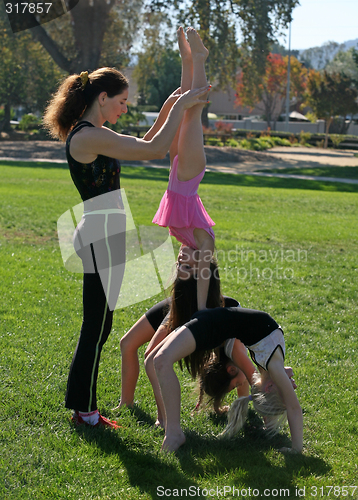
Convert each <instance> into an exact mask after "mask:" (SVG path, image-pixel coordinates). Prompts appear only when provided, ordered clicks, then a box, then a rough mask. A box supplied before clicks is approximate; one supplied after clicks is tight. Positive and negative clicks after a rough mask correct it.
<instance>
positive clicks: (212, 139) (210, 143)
mask: <svg viewBox="0 0 358 500" xmlns="http://www.w3.org/2000/svg"><path fill="white" fill-rule="evenodd" d="M206 144H207V145H208V146H223V145H224V143H223V142H222V141H220V139H218V138H217V137H208V138H207V140H206Z"/></svg>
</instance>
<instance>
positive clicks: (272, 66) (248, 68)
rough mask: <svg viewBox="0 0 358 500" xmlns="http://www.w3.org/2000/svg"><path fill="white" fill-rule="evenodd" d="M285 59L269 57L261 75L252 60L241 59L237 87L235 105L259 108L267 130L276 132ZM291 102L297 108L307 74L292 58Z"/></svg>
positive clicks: (281, 107) (282, 99) (284, 82)
mask: <svg viewBox="0 0 358 500" xmlns="http://www.w3.org/2000/svg"><path fill="white" fill-rule="evenodd" d="M287 65H288V56H286V57H283V56H282V55H281V54H272V53H269V54H268V56H267V58H266V67H265V72H264V73H263V75H260V74H259V73H258V71H257V70H256V68H255V67H254V65H253V64H252V61H251V59H248V58H247V59H244V62H243V64H242V69H241V72H240V74H239V77H238V84H237V87H236V105H238V106H248V107H250V108H254V107H255V106H258V107H259V109H261V110H262V112H263V114H264V115H265V118H266V122H267V126H268V127H269V128H273V129H274V128H275V125H276V121H277V119H278V117H279V116H280V115H281V114H282V112H283V110H284V106H285V102H286V92H287ZM290 65H291V71H290V81H291V83H290V100H291V101H294V102H295V106H296V108H299V106H300V104H301V103H302V102H303V95H304V92H305V90H306V86H307V70H306V68H305V67H304V66H303V65H302V64H301V63H300V62H299V61H298V60H297V59H296V58H295V57H293V56H291V58H290Z"/></svg>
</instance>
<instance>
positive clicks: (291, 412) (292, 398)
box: [268, 349, 303, 453]
mask: <svg viewBox="0 0 358 500" xmlns="http://www.w3.org/2000/svg"><path fill="white" fill-rule="evenodd" d="M268 372H269V375H270V377H271V379H272V381H273V382H274V383H275V384H276V386H277V388H278V390H279V391H280V395H281V397H282V399H283V401H284V403H285V406H286V410H287V420H288V424H289V426H290V431H291V439H292V450H291V449H286V448H285V449H284V448H283V449H282V450H281V451H294V452H299V453H301V452H302V447H303V417H302V409H301V406H300V403H299V401H298V399H297V396H296V393H295V390H294V388H293V386H292V383H291V380H290V379H289V378H288V375H287V373H286V371H285V368H284V366H283V356H282V352H281V351H280V349H276V351H275V353H274V354H273V356H272V358H271V360H270V361H269V364H268Z"/></svg>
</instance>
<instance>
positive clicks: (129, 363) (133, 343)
mask: <svg viewBox="0 0 358 500" xmlns="http://www.w3.org/2000/svg"><path fill="white" fill-rule="evenodd" d="M153 335H154V329H153V327H152V325H151V324H150V323H149V321H148V320H147V318H146V316H145V315H143V316H142V317H141V318H140V319H139V320H138V321H137V323H136V324H135V325H133V326H132V328H131V329H130V330H129V331H128V332H127V333H126V334H125V335H124V336H123V337H122V339H121V342H120V345H121V354H122V388H121V400H120V404H119V406H118V407H117V408H120V407H121V406H133V400H134V391H135V388H136V385H137V381H138V376H139V360H138V349H139V347H140V346H142V345H143V344H146V343H147V342H149V341H150V339H151V338H152V337H153Z"/></svg>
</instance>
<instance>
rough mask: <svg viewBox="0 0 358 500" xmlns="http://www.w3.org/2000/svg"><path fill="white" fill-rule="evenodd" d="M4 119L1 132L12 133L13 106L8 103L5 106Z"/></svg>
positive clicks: (0, 123) (0, 126)
mask: <svg viewBox="0 0 358 500" xmlns="http://www.w3.org/2000/svg"><path fill="white" fill-rule="evenodd" d="M4 112H5V113H4V119H3V120H2V121H1V122H0V132H11V130H12V129H11V125H10V120H11V104H10V102H7V103H6V104H5V106H4Z"/></svg>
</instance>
